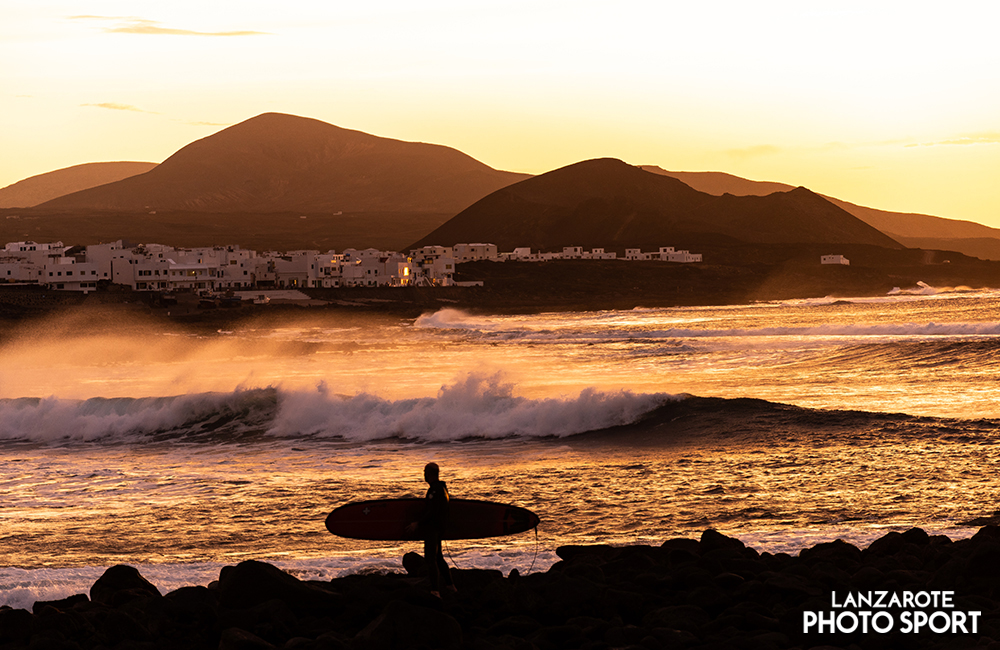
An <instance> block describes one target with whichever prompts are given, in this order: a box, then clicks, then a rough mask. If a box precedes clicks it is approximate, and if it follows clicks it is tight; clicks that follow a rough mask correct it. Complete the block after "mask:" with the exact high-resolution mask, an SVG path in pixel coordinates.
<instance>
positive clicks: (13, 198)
mask: <svg viewBox="0 0 1000 650" xmlns="http://www.w3.org/2000/svg"><path fill="white" fill-rule="evenodd" d="M154 167H156V163H151V162H97V163H84V164H82V165H73V166H72V167H66V168H64V169H57V170H55V171H52V172H46V173H44V174H38V175H37V176H31V177H30V178H25V179H24V180H22V181H18V182H16V183H14V184H12V185H8V186H7V187H4V188H2V189H0V208H30V207H32V206H35V205H38V204H39V203H44V202H46V201H50V200H52V199H55V198H58V197H60V196H63V195H65V194H70V193H72V192H79V191H80V190H86V189H89V188H91V187H96V186H98V185H104V184H105V183H113V182H115V181H120V180H122V179H123V178H128V177H129V176H135V175H136V174H142V173H145V172H148V171H149V170H150V169H152V168H154Z"/></svg>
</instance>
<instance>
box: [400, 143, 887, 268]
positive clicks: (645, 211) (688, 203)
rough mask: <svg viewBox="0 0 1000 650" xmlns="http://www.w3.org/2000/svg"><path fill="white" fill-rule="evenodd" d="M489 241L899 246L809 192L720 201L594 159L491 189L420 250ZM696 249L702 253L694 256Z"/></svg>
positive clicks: (505, 244) (554, 246) (546, 246)
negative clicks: (430, 245) (491, 190)
mask: <svg viewBox="0 0 1000 650" xmlns="http://www.w3.org/2000/svg"><path fill="white" fill-rule="evenodd" d="M458 242H491V243H495V244H497V246H498V247H499V249H500V250H512V249H513V248H515V247H518V246H529V247H531V248H533V249H541V250H559V249H561V248H562V247H563V246H584V247H585V248H588V249H589V248H593V247H597V246H601V247H604V248H607V249H609V250H615V249H618V250H621V249H623V248H625V247H641V248H642V249H643V250H651V249H656V248H658V247H659V246H678V247H679V246H685V247H686V246H688V245H691V246H694V245H700V244H705V243H710V242H711V243H714V244H718V243H722V242H728V243H741V242H744V243H756V244H805V243H818V244H836V243H843V244H864V245H872V246H881V247H887V248H902V246H900V244H899V243H897V242H896V241H894V240H893V239H892V238H890V237H888V236H887V235H885V234H883V233H881V232H879V231H878V230H876V229H875V228H873V227H872V226H869V225H868V224H866V223H864V222H863V221H861V220H860V219H858V218H856V217H854V216H853V215H851V214H849V213H847V212H846V211H844V210H843V209H842V208H840V207H838V206H836V205H834V204H832V203H831V202H830V201H828V200H826V199H824V198H823V197H821V196H819V195H818V194H815V193H813V192H810V191H809V190H807V189H805V188H795V189H792V190H790V191H787V192H778V193H773V194H770V195H768V196H739V197H738V196H733V195H731V194H730V195H723V196H713V195H711V194H707V193H704V192H700V191H698V190H696V189H694V188H692V187H690V186H688V185H686V184H685V183H683V182H681V181H679V180H677V179H675V178H671V177H669V176H666V175H659V174H654V173H650V172H648V171H644V170H642V169H640V168H638V167H633V166H631V165H628V164H626V163H624V162H622V161H620V160H615V159H611V158H603V159H597V160H588V161H584V162H580V163H576V164H574V165H569V166H568V167H563V168H561V169H557V170H555V171H551V172H548V173H546V174H542V175H540V176H536V177H534V178H530V179H528V180H524V181H521V182H519V183H516V184H514V185H511V186H509V187H506V188H503V189H501V190H497V191H496V192H493V193H492V194H490V195H489V196H487V197H485V198H483V199H482V200H480V201H478V202H476V203H475V204H473V205H471V206H470V207H468V208H467V209H465V210H463V211H462V212H460V213H459V214H458V215H456V216H455V217H454V218H453V219H451V220H449V221H448V222H446V223H445V224H443V225H442V226H441V227H439V228H437V229H436V230H434V231H433V232H432V233H430V234H429V235H427V236H426V237H424V238H422V239H421V240H419V241H418V242H416V243H415V244H414V246H422V245H428V244H439V245H444V246H450V245H453V244H455V243H458ZM695 252H697V251H695Z"/></svg>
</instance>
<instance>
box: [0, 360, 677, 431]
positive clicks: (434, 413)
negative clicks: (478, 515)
mask: <svg viewBox="0 0 1000 650" xmlns="http://www.w3.org/2000/svg"><path fill="white" fill-rule="evenodd" d="M514 389H515V386H514V384H512V383H510V382H507V381H505V380H504V379H503V376H502V374H501V373H497V374H494V375H489V376H487V375H483V374H479V373H469V374H468V375H466V376H464V377H462V378H460V379H459V380H457V381H455V382H454V383H452V384H449V385H446V386H442V387H441V389H440V390H439V391H438V394H437V396H435V397H424V398H413V399H400V400H391V399H387V398H384V397H380V396H378V395H374V394H371V393H359V394H356V395H351V396H342V395H335V394H332V393H331V392H330V390H329V388H328V387H327V385H326V384H325V383H321V384H320V385H319V386H318V387H317V389H315V390H302V391H288V390H283V389H276V388H261V389H252V390H236V391H234V392H232V393H197V394H191V395H180V396H175V397H152V398H113V399H105V398H93V399H87V400H61V399H58V398H55V397H50V398H44V399H37V398H30V399H29V398H23V399H13V400H0V440H26V441H34V442H48V443H57V442H65V441H69V442H93V441H102V440H107V441H111V442H127V443H132V442H142V441H147V440H152V441H156V440H178V439H181V440H186V441H191V442H196V441H205V442H224V441H227V440H235V439H239V438H241V437H244V436H247V435H258V436H259V435H264V434H267V435H271V436H275V437H282V438H295V437H314V438H331V439H342V440H346V441H356V442H363V441H367V440H376V439H381V438H393V437H395V438H403V439H408V440H415V441H422V442H436V441H451V440H462V439H466V438H508V437H518V436H525V437H551V436H555V437H562V436H569V435H573V434H577V433H583V432H586V431H592V430H595V429H603V428H607V427H612V426H617V425H621V424H629V423H632V422H635V421H637V420H639V419H641V418H642V417H643V416H644V415H646V414H648V413H649V412H651V411H653V410H655V409H656V408H657V407H659V406H661V405H662V404H663V403H665V402H666V401H668V400H670V399H675V397H674V396H672V395H668V394H666V393H653V394H636V393H633V392H631V391H627V390H619V391H610V392H606V391H600V390H597V389H594V388H587V389H584V390H583V391H581V392H580V394H579V395H577V396H575V397H560V398H543V399H530V398H526V397H521V396H518V395H515V394H514Z"/></svg>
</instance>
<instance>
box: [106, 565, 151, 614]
mask: <svg viewBox="0 0 1000 650" xmlns="http://www.w3.org/2000/svg"><path fill="white" fill-rule="evenodd" d="M160 596H161V594H160V590H159V589H157V588H156V586H155V585H154V584H153V583H151V582H150V581H149V580H146V579H145V578H143V577H142V575H141V574H140V573H139V571H138V569H136V568H135V567H131V566H127V565H124V564H118V565H115V566H113V567H111V568H109V569H108V570H107V571H105V572H104V574H103V575H102V576H101V577H100V578H98V579H97V582H95V583H94V585H93V586H92V587H91V588H90V599H91V600H92V601H94V602H95V603H101V604H102V605H109V606H111V607H117V606H119V605H122V604H124V603H127V602H129V601H132V600H135V599H137V598H159V597H160Z"/></svg>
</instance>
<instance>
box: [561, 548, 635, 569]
mask: <svg viewBox="0 0 1000 650" xmlns="http://www.w3.org/2000/svg"><path fill="white" fill-rule="evenodd" d="M621 551H622V549H620V548H617V547H614V546H608V545H607V544H599V545H593V546H579V545H573V544H570V545H567V546H560V547H559V548H557V549H556V555H558V556H559V558H560V559H561V560H564V561H566V562H586V563H589V564H604V563H605V562H610V561H611V560H613V559H615V558H616V557H618V555H619V554H620V553H621Z"/></svg>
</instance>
